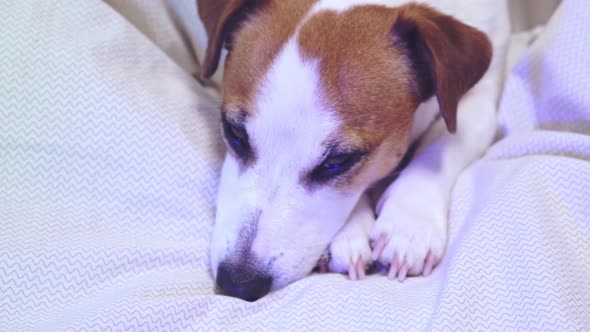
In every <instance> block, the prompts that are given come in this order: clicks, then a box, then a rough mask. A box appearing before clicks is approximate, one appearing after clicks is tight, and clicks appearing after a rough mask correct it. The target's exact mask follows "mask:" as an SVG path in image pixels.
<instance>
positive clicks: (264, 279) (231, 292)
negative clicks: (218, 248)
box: [216, 263, 272, 302]
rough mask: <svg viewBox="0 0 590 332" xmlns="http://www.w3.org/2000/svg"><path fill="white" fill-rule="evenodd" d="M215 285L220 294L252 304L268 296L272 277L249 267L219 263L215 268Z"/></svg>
mask: <svg viewBox="0 0 590 332" xmlns="http://www.w3.org/2000/svg"><path fill="white" fill-rule="evenodd" d="M216 283H217V286H218V287H219V290H220V291H221V293H222V294H224V295H228V296H233V297H237V298H240V299H242V300H245V301H249V302H254V301H256V300H258V299H259V298H261V297H263V296H264V295H266V294H268V292H269V291H270V286H271V285H272V277H271V276H269V275H268V274H266V273H262V272H256V270H255V269H251V268H249V267H246V268H241V267H238V266H232V265H230V264H227V263H221V264H219V267H218V268H217V280H216Z"/></svg>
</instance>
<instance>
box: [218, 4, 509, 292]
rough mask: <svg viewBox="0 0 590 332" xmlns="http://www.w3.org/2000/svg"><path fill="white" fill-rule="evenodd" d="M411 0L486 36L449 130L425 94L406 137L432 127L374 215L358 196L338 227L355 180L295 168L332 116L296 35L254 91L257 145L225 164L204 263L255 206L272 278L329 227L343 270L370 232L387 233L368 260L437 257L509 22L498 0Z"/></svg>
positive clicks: (222, 249) (479, 148) (302, 261)
mask: <svg viewBox="0 0 590 332" xmlns="http://www.w3.org/2000/svg"><path fill="white" fill-rule="evenodd" d="M406 2H407V1H402V0H321V1H319V2H318V3H317V4H316V5H315V6H314V7H313V8H312V10H311V12H310V13H309V14H308V15H307V17H310V16H311V15H312V14H313V13H316V12H318V11H321V10H326V9H330V10H336V11H343V10H346V9H348V8H351V7H352V6H354V5H363V4H369V3H370V4H380V5H388V6H397V5H400V4H403V3H406ZM421 2H423V3H427V4H430V5H432V6H433V7H435V8H437V9H439V10H441V11H443V12H445V13H447V14H451V15H453V16H455V17H456V18H458V19H460V20H462V21H464V22H465V23H467V24H470V25H473V26H475V27H477V28H478V29H480V30H482V31H484V32H485V33H487V34H488V36H489V37H490V38H491V39H492V43H493V48H494V58H493V61H492V64H491V67H490V69H489V71H488V72H487V73H486V75H485V76H484V78H483V79H482V81H481V82H480V83H478V84H477V85H476V87H475V88H474V89H473V90H472V91H470V92H469V93H468V94H467V95H466V96H465V97H464V98H463V99H462V101H461V102H460V105H459V109H458V123H457V128H458V131H457V133H456V134H454V135H451V134H448V133H446V131H445V130H444V124H443V123H442V121H439V123H438V124H436V125H435V126H434V127H433V128H430V126H429V124H430V122H431V121H432V119H433V118H434V116H435V115H436V113H437V107H436V106H437V105H436V101H435V100H434V99H433V100H431V101H430V102H428V103H425V104H423V105H421V107H420V109H419V110H418V112H417V113H416V119H415V120H416V121H415V123H414V126H413V130H412V136H413V137H414V138H416V137H418V136H422V134H423V133H424V132H425V130H427V129H429V128H430V131H428V132H427V134H426V135H425V136H424V144H423V145H422V147H421V148H420V150H419V151H418V154H417V156H416V158H415V159H414V160H413V161H412V162H411V163H410V165H409V166H408V167H407V168H406V169H405V170H404V172H403V173H402V175H401V176H400V178H399V179H398V180H397V181H396V182H394V183H393V184H392V185H390V186H389V188H388V189H387V190H386V192H385V193H384V195H383V196H382V198H381V201H380V202H379V209H378V210H377V211H376V212H377V213H378V218H377V220H376V221H374V220H373V218H369V217H368V216H369V214H368V213H367V204H368V203H366V202H365V201H363V200H361V201H360V202H359V203H358V205H357V208H356V209H355V213H352V215H351V216H350V219H349V221H348V222H347V223H346V226H344V228H343V224H344V222H343V220H345V219H346V218H347V216H348V215H349V214H350V212H351V210H352V209H353V207H354V206H355V204H356V203H357V202H358V199H359V197H361V195H362V190H360V189H359V190H358V192H357V191H353V192H350V193H339V192H338V191H335V190H333V189H330V188H329V187H323V188H322V187H321V188H320V189H318V190H315V191H308V190H306V189H305V188H303V187H302V186H301V184H300V176H301V174H302V173H303V172H304V171H305V170H309V169H311V168H312V167H313V166H315V165H316V164H317V163H319V162H320V161H321V157H320V156H321V154H322V153H323V152H324V149H325V146H323V142H324V141H325V139H326V138H327V137H328V135H330V134H331V133H334V132H336V131H337V130H338V126H339V121H338V119H337V117H336V116H335V115H334V114H331V113H330V112H329V105H325V104H323V100H322V98H321V95H320V90H319V82H320V78H319V76H318V71H317V66H316V64H314V63H309V62H304V61H303V60H302V59H301V57H300V55H299V52H298V50H297V44H296V42H295V38H296V37H294V39H292V40H291V41H289V42H288V43H287V44H286V46H285V48H284V49H283V50H282V52H281V53H280V54H279V56H278V57H277V58H276V59H275V62H274V63H273V65H272V67H271V70H270V71H269V72H268V73H267V76H266V78H265V84H263V87H262V89H261V90H260V91H259V94H258V95H257V99H256V110H255V113H256V114H255V116H253V117H252V118H251V119H249V121H248V124H247V131H248V133H249V134H250V137H251V141H252V144H253V145H255V146H256V149H257V157H258V159H257V161H256V163H255V165H254V166H253V167H252V168H248V169H247V170H246V171H245V172H244V173H243V174H239V170H238V165H237V162H236V161H235V160H234V158H233V157H227V158H226V161H225V163H224V167H223V170H222V177H221V183H220V188H219V198H218V210H217V211H218V214H217V220H216V226H215V231H214V235H213V245H212V252H211V256H212V257H211V258H212V266H213V272H214V273H215V272H216V271H215V269H216V267H217V265H218V264H219V261H220V260H221V259H223V258H225V257H228V256H231V255H232V254H234V253H235V250H236V248H235V246H236V243H238V242H239V241H238V239H239V238H240V230H241V229H242V227H244V223H246V222H247V220H248V216H251V215H252V214H254V213H255V212H256V211H257V210H259V211H261V217H260V220H259V221H258V225H257V226H258V228H257V234H256V237H255V240H254V242H253V244H252V252H253V253H254V254H255V255H256V256H257V257H258V258H259V259H260V260H261V261H263V262H264V263H265V264H268V266H269V267H271V270H272V273H273V277H274V282H273V288H274V289H276V288H280V287H282V286H284V285H286V284H288V283H290V282H292V281H294V280H297V279H299V278H301V277H303V276H304V275H305V274H306V273H307V272H308V271H309V269H311V267H312V266H313V264H315V261H316V260H317V258H318V257H319V256H320V253H321V252H322V250H323V249H324V248H321V247H319V246H316V244H317V243H327V242H328V241H329V240H330V239H332V238H333V242H332V245H331V247H330V248H331V254H332V262H331V268H332V269H333V270H337V271H340V272H345V271H347V267H346V264H351V263H354V262H355V260H356V259H358V257H362V258H363V260H365V259H367V255H368V249H369V248H368V243H369V236H370V237H371V238H372V240H376V239H377V238H378V237H379V236H381V235H385V236H386V239H387V243H386V245H385V248H384V250H383V253H382V255H381V256H380V257H379V258H378V259H379V260H380V261H381V262H382V263H384V264H389V263H391V262H392V260H393V258H394V257H395V256H396V255H397V256H399V258H400V259H405V260H406V264H407V265H408V268H409V272H410V273H411V274H421V273H422V270H423V268H424V260H425V258H426V255H427V253H428V252H429V251H430V252H431V253H432V254H433V255H434V256H435V258H436V260H437V261H438V260H440V259H441V258H442V256H443V253H444V249H445V245H446V240H447V227H448V226H447V222H448V206H449V201H450V195H451V190H452V187H453V185H454V183H455V181H456V179H457V177H458V176H459V174H460V173H461V171H462V170H464V169H465V168H466V167H467V166H468V165H469V164H470V163H472V162H473V161H474V160H476V159H477V158H478V157H479V156H481V155H482V154H483V153H484V151H485V149H486V148H487V147H488V146H489V145H490V144H491V142H492V139H493V135H494V132H495V128H496V120H495V110H496V102H497V98H498V96H499V92H500V88H501V79H502V77H501V75H502V72H503V67H504V53H505V51H506V50H505V46H506V41H507V38H508V33H509V23H508V13H507V8H506V7H507V4H506V1H499V0H470V1H464V0H436V1H435V0H432V1H421ZM245 84H246V82H245ZM369 212H370V211H369ZM371 225H372V226H371ZM369 227H372V229H371V231H368V228H369ZM336 233H338V234H337V235H335V234H336ZM334 236H335V237H334Z"/></svg>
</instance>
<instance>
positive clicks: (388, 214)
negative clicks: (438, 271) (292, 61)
mask: <svg viewBox="0 0 590 332" xmlns="http://www.w3.org/2000/svg"><path fill="white" fill-rule="evenodd" d="M394 184H395V183H394ZM394 184H392V185H394ZM417 188H420V187H417ZM422 188H424V187H422ZM396 191H397V190H396ZM414 193H416V192H415V191H414ZM414 193H412V192H407V191H406V194H405V195H395V193H393V194H391V195H388V196H386V197H384V198H382V199H383V201H382V202H381V204H380V206H379V208H378V210H379V216H378V218H377V221H376V222H375V225H374V227H373V229H372V231H371V234H370V239H371V243H372V247H373V251H372V254H371V259H372V260H374V261H378V262H379V263H380V264H381V265H382V266H384V267H387V268H388V271H389V272H388V274H387V275H388V277H389V279H395V278H397V279H398V280H399V281H403V280H405V279H406V276H418V275H424V276H428V275H430V273H431V272H432V269H433V268H434V267H435V266H436V265H437V264H438V263H439V262H440V260H441V259H442V256H443V252H444V250H445V246H446V240H447V207H446V204H445V200H444V198H443V197H440V196H439V197H437V196H436V195H428V194H424V193H423V192H421V193H416V194H414ZM427 198H428V199H427Z"/></svg>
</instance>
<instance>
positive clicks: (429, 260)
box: [423, 251, 434, 277]
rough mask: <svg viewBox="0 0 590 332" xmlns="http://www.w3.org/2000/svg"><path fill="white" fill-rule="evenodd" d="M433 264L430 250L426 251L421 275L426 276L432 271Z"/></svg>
mask: <svg viewBox="0 0 590 332" xmlns="http://www.w3.org/2000/svg"><path fill="white" fill-rule="evenodd" d="M433 266H434V256H432V252H430V251H429V252H428V255H427V256H426V261H425V262H424V272H423V275H424V276H425V277H428V276H429V275H430V273H432V268H433Z"/></svg>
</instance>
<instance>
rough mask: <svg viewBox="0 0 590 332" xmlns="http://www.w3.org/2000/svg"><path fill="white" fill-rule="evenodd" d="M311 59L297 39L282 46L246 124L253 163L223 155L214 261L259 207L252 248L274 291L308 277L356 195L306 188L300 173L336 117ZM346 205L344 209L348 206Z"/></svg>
mask: <svg viewBox="0 0 590 332" xmlns="http://www.w3.org/2000/svg"><path fill="white" fill-rule="evenodd" d="M319 84H320V81H319V76H318V71H317V66H316V64H315V63H313V62H304V61H303V60H302V58H301V57H300V55H299V51H298V47H297V43H296V41H295V39H293V40H291V41H290V42H288V43H287V44H286V46H285V47H284V49H283V50H282V51H281V53H280V54H279V55H278V56H277V58H276V60H275V62H274V63H273V65H272V67H271V69H270V70H269V72H268V73H267V76H266V77H265V82H264V84H263V85H262V88H261V89H260V91H259V92H258V95H257V97H256V110H254V111H255V115H253V116H252V117H251V118H249V119H248V121H247V125H246V128H247V131H248V133H249V135H250V141H251V144H252V145H253V146H254V147H255V149H256V154H257V160H256V162H255V163H254V165H253V166H252V167H249V168H247V169H246V170H245V171H244V173H243V174H239V167H238V163H237V161H236V160H235V159H234V158H233V157H231V156H228V157H227V158H226V161H225V163H224V167H223V170H222V176H221V183H220V188H219V195H218V206H217V211H218V212H217V220H216V225H215V231H214V236H213V246H212V252H211V254H212V265H213V270H214V271H213V272H214V273H215V272H216V271H215V270H216V267H217V266H218V264H219V262H220V260H221V259H224V258H225V257H227V256H228V255H233V254H235V251H236V250H239V248H236V244H237V243H238V239H239V237H240V234H239V233H240V231H241V229H242V228H243V227H244V226H245V223H247V222H248V221H249V220H250V219H251V218H249V217H250V216H252V215H254V214H255V213H256V211H260V212H261V216H260V219H259V220H258V223H257V233H256V237H255V239H254V241H253V243H252V247H251V252H252V254H254V256H256V257H257V258H258V259H259V260H261V261H262V262H263V263H264V264H268V265H269V266H270V265H272V266H271V269H272V273H273V278H274V280H273V288H280V287H282V286H284V285H286V284H287V283H289V282H291V281H293V280H296V279H299V278H301V277H303V276H304V275H305V274H307V273H308V272H309V271H310V270H311V269H312V268H313V266H314V265H315V263H316V262H317V258H318V257H319V256H320V254H321V252H322V251H323V250H324V249H325V247H324V246H322V245H321V244H324V245H325V244H326V243H328V242H329V241H330V240H331V239H332V238H333V236H334V234H335V233H336V232H337V231H338V230H339V229H340V228H341V227H342V225H343V224H344V221H345V220H346V216H347V215H348V214H349V213H350V211H351V210H352V208H353V206H354V204H355V202H356V201H357V200H358V197H359V196H360V195H344V194H342V193H339V192H338V191H336V190H333V189H331V188H329V187H321V188H319V189H318V190H314V191H310V190H307V189H306V188H304V187H303V186H302V184H301V176H302V175H303V174H304V173H305V172H307V171H310V170H311V169H312V168H314V167H315V166H316V165H318V164H319V163H320V162H321V161H322V155H323V153H324V151H325V149H326V146H325V145H324V143H325V142H326V140H327V138H328V136H329V135H330V134H333V133H335V132H337V130H338V126H339V121H338V119H337V118H336V117H335V116H334V114H332V113H330V112H329V111H328V110H323V108H324V107H325V105H324V104H322V100H321V99H320V96H319V93H318V91H319V90H318V89H319V86H320V85H319ZM347 207H348V208H347Z"/></svg>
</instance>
